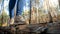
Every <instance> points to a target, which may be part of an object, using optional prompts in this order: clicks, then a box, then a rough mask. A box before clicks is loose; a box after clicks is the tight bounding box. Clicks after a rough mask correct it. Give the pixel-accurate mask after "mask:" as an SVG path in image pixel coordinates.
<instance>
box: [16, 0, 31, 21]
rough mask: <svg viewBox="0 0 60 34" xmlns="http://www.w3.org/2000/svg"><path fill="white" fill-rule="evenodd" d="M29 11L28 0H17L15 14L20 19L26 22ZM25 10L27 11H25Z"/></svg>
mask: <svg viewBox="0 0 60 34" xmlns="http://www.w3.org/2000/svg"><path fill="white" fill-rule="evenodd" d="M29 11H30V0H19V1H18V3H17V11H16V16H19V18H20V21H26V22H28V21H27V20H28V18H29ZM26 12H27V13H26Z"/></svg>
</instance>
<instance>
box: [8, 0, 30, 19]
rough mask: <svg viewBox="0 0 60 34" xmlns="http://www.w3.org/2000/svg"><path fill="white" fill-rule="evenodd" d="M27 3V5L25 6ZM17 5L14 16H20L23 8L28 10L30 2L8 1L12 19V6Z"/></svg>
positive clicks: (28, 0) (27, 0) (22, 0)
mask: <svg viewBox="0 0 60 34" xmlns="http://www.w3.org/2000/svg"><path fill="white" fill-rule="evenodd" d="M27 3H28V5H27ZM15 5H17V11H16V16H18V15H22V12H23V11H24V7H27V8H30V0H10V2H9V13H10V18H13V17H14V10H13V9H14V6H15Z"/></svg>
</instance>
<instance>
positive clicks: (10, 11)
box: [9, 0, 16, 24]
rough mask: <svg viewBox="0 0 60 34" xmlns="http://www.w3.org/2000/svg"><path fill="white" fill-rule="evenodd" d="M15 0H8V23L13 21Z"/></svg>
mask: <svg viewBox="0 0 60 34" xmlns="http://www.w3.org/2000/svg"><path fill="white" fill-rule="evenodd" d="M15 3H16V0H10V1H9V14H10V24H13V23H14V6H15Z"/></svg>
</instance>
